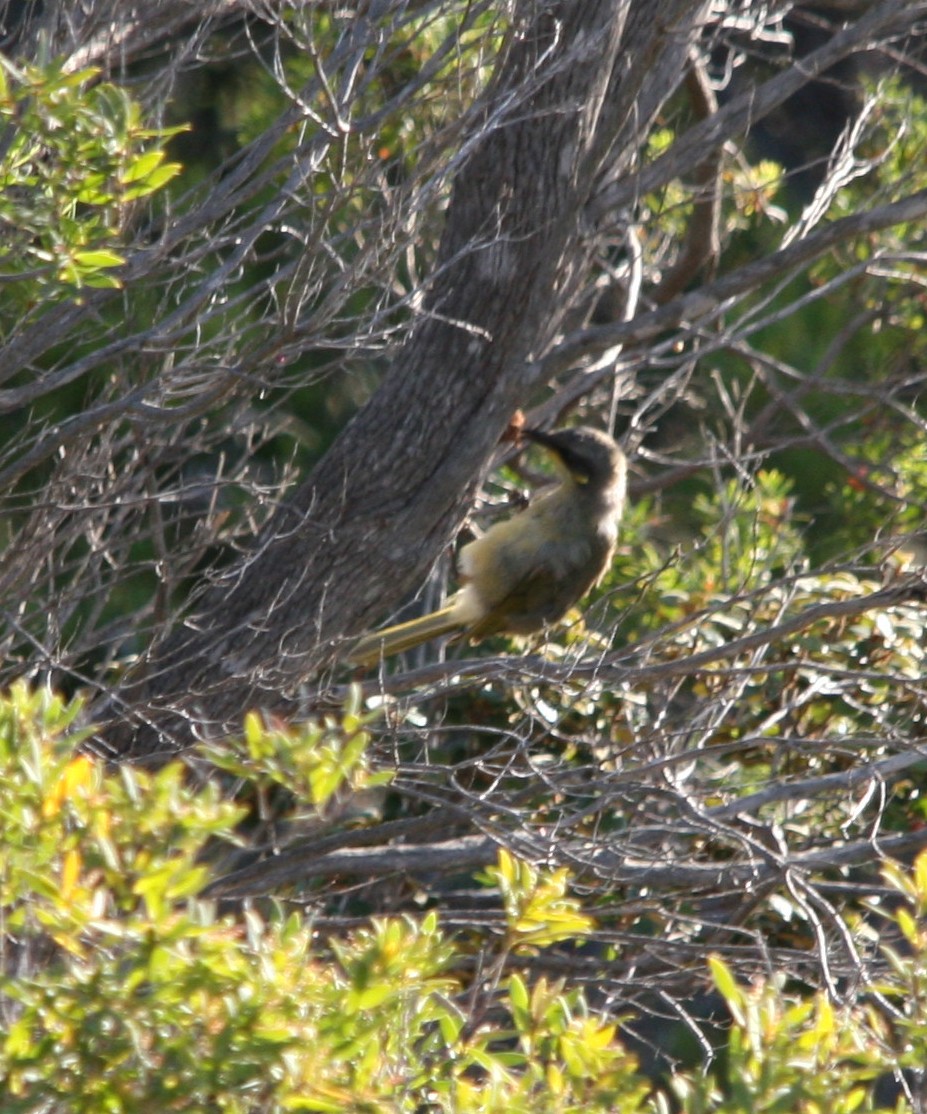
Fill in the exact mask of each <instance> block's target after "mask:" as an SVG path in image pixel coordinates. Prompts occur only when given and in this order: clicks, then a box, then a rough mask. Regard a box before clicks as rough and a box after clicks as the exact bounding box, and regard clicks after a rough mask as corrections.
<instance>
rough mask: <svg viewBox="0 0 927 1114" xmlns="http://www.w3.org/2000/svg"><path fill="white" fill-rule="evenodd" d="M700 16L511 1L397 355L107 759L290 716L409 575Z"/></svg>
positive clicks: (475, 471)
mask: <svg viewBox="0 0 927 1114" xmlns="http://www.w3.org/2000/svg"><path fill="white" fill-rule="evenodd" d="M703 7H704V5H702V4H701V3H691V2H685V0H676V2H675V3H672V4H667V3H665V2H663V0H660V2H657V0H646V2H644V0H639V2H638V3H637V4H636V5H634V6H633V10H632V8H631V5H630V4H629V3H628V2H621V0H564V2H562V3H539V2H537V0H523V2H522V3H520V4H518V5H517V7H516V16H515V19H514V21H513V28H512V32H511V35H510V40H509V42H508V43H507V44H506V46H505V48H504V49H503V51H502V53H501V56H500V58H499V60H498V64H497V66H496V72H495V76H494V78H493V80H492V81H491V83H490V86H489V89H488V91H487V94H486V98H485V112H484V114H483V124H482V128H481V133H480V134H479V135H478V136H476V137H471V139H470V142H471V144H472V149H471V150H470V152H469V155H468V157H466V161H465V162H464V163H463V165H462V167H461V169H460V170H459V171H458V173H457V176H456V179H455V184H454V188H453V194H452V198H451V202H450V205H449V209H448V214H447V221H446V228H445V232H444V236H443V241H442V248H441V251H440V254H439V258H438V260H437V264H436V266H435V268H434V273H433V275H432V278H431V281H430V283H429V284H428V290H429V292H428V296H427V298H426V301H425V303H424V308H423V309H422V311H421V312H420V315H419V318H418V320H417V322H416V323H415V325H414V327H413V329H412V330H411V333H410V335H409V339H408V342H407V343H406V345H405V346H404V349H403V351H402V352H401V353H400V355H399V357H398V358H397V359H396V361H395V366H394V368H393V369H392V371H391V373H390V374H389V375H388V376H387V378H386V379H385V380H384V382H383V384H382V386H381V387H380V389H379V390H378V391H377V392H376V394H375V395H374V396H373V397H372V398H371V399H370V401H369V402H368V403H367V405H366V406H365V407H364V408H363V409H362V410H361V411H360V412H359V413H358V415H357V416H356V418H355V419H354V421H353V422H352V423H351V424H350V425H349V426H348V427H347V428H346V429H345V431H344V433H343V434H342V436H341V437H340V438H339V439H338V441H337V442H336V444H335V445H334V446H333V448H332V449H331V451H330V452H329V453H328V454H327V455H326V456H325V458H324V459H323V460H322V461H321V462H320V464H319V465H318V467H317V468H316V469H315V471H314V472H313V474H312V475H311V476H310V477H309V478H308V479H307V480H306V482H305V483H304V484H303V485H302V486H301V487H300V488H299V489H298V490H297V491H296V492H295V493H294V495H293V497H292V500H291V502H290V504H289V506H287V507H286V508H285V509H283V510H282V511H281V512H280V513H279V514H278V515H277V516H276V517H275V518H274V519H273V521H272V522H271V523H270V525H269V527H268V528H267V529H266V530H265V531H264V532H263V535H262V536H261V537H260V539H259V540H258V543H257V544H256V546H255V549H254V552H253V553H252V554H251V555H250V556H248V557H247V558H246V559H245V560H243V561H242V562H241V564H240V566H239V567H238V568H236V569H235V570H234V571H233V572H232V573H230V574H229V575H228V576H227V577H226V578H225V580H224V582H223V583H221V584H219V585H217V586H214V587H213V588H211V589H210V590H209V592H208V593H207V594H206V595H205V596H204V597H203V598H201V599H200V601H199V604H198V606H197V608H196V612H195V614H194V615H192V616H191V617H190V618H189V619H188V621H187V623H186V625H185V626H184V627H183V628H181V629H179V630H177V631H176V632H175V633H174V634H173V635H172V636H171V637H169V638H168V639H167V640H166V641H165V643H164V644H163V645H162V646H161V647H160V648H158V649H157V650H156V652H155V653H154V655H153V657H152V660H151V662H150V663H149V667H148V670H147V674H146V676H145V678H144V680H143V681H141V682H135V683H134V684H133V685H131V686H129V687H128V688H127V689H126V690H125V691H124V692H123V694H122V696H121V698H120V697H118V696H117V699H116V700H115V701H114V711H115V713H116V715H125V712H126V710H131V712H132V718H133V719H134V721H135V724H136V728H135V730H134V733H132V729H131V728H130V727H129V723H130V722H131V720H129V719H127V720H126V724H125V725H124V726H123V727H122V728H121V729H119V731H118V733H117V731H116V730H115V729H114V730H113V732H112V733H111V734H110V736H109V739H108V742H109V743H110V745H111V746H113V747H114V748H115V749H116V750H117V751H119V752H120V753H132V754H134V755H145V756H150V755H152V754H154V753H158V752H160V751H162V750H163V749H164V748H165V747H166V748H167V749H173V748H176V747H180V746H183V745H184V744H185V743H187V742H189V741H190V740H191V738H192V737H193V734H194V730H209V729H210V727H211V728H212V729H214V730H223V729H227V728H228V727H229V726H232V725H234V724H235V723H236V722H239V721H240V717H241V715H242V713H243V712H244V711H245V710H246V709H247V708H249V707H252V706H255V705H260V706H263V707H271V708H276V709H290V708H292V707H293V706H294V704H293V701H294V698H295V697H296V696H297V694H298V692H299V687H300V685H302V684H303V683H304V682H305V681H306V680H307V679H308V678H310V677H312V676H313V675H314V673H315V672H316V671H317V670H318V669H319V668H320V667H321V666H322V665H324V664H325V663H326V662H327V661H331V660H332V658H333V657H334V656H335V655H336V653H337V650H338V647H339V645H340V644H341V642H342V641H343V639H344V638H345V637H346V636H349V635H351V634H353V633H355V632H357V631H359V630H360V629H362V628H364V627H366V626H369V625H370V624H371V623H373V622H375V621H376V620H378V619H380V618H381V617H382V616H383V615H384V614H386V613H387V612H388V611H389V609H390V608H391V607H393V606H394V605H395V604H396V603H397V602H398V601H399V600H400V599H401V598H402V596H403V595H404V594H405V593H407V592H408V591H409V590H410V589H411V588H412V587H413V586H414V585H415V584H416V583H418V582H420V580H421V579H422V577H423V575H424V573H425V571H426V570H427V568H428V566H429V565H430V564H431V563H432V562H433V560H434V559H435V556H436V555H437V554H438V553H439V552H440V551H441V549H442V548H443V547H444V546H445V545H446V544H447V543H448V542H449V540H450V539H451V538H452V537H453V534H454V532H455V530H456V529H457V528H458V526H459V524H460V522H461V519H462V516H463V514H464V512H465V509H466V507H467V505H468V503H469V501H470V498H471V496H472V493H473V490H474V487H475V485H476V483H477V482H478V480H479V478H480V477H481V476H482V475H483V473H484V472H485V470H486V468H487V466H488V464H489V462H490V461H491V458H492V455H493V451H494V448H495V446H496V445H497V443H498V440H499V437H500V435H501V433H502V432H503V430H504V429H505V426H506V423H507V422H508V420H509V418H510V416H511V413H512V411H513V410H514V409H515V408H516V407H517V406H518V405H519V404H520V403H522V402H524V401H525V399H526V398H527V396H528V392H529V391H530V389H531V386H532V383H531V381H530V379H529V372H528V371H527V370H526V369H528V368H529V367H531V366H532V365H531V361H532V359H533V358H535V357H537V356H539V355H541V354H542V351H543V347H544V345H545V344H546V343H547V342H549V340H550V339H551V338H552V337H553V336H554V335H555V333H556V328H557V324H558V321H559V320H560V317H561V312H562V309H563V307H564V305H565V304H566V302H567V301H568V298H567V292H568V291H569V290H571V289H573V288H575V286H576V284H578V283H580V282H581V281H582V279H583V277H584V275H585V273H586V267H587V252H586V248H585V242H586V238H587V229H586V228H584V225H583V217H582V214H583V213H584V210H585V209H586V206H587V203H588V202H589V200H590V197H591V194H592V191H593V189H594V188H595V183H596V182H597V181H598V180H599V179H600V177H601V175H602V174H603V173H604V171H605V170H606V169H607V170H608V173H609V176H610V177H611V178H612V180H614V179H615V178H616V177H620V176H621V174H622V172H624V173H627V171H628V170H629V168H630V167H631V166H632V165H633V163H634V160H635V158H636V156H637V151H636V142H635V141H636V140H639V139H640V137H642V136H644V135H645V134H646V129H647V126H648V123H649V122H650V120H651V118H652V115H653V113H654V112H656V111H657V109H658V108H659V106H660V105H661V104H662V103H663V101H664V100H665V98H666V97H667V96H669V95H670V94H671V93H672V92H673V90H674V88H675V84H676V83H678V81H679V80H681V78H682V75H683V72H684V67H685V58H686V53H687V51H688V49H689V48H690V46H691V43H692V40H693V38H694V36H695V35H696V34H697V31H698V27H699V20H700V16H701V13H702V11H703ZM629 12H630V13H631V16H630V18H629Z"/></svg>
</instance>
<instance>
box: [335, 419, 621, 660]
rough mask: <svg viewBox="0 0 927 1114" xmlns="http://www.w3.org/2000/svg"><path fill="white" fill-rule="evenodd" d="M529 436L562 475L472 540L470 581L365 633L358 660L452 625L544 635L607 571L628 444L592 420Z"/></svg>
mask: <svg viewBox="0 0 927 1114" xmlns="http://www.w3.org/2000/svg"><path fill="white" fill-rule="evenodd" d="M519 436H520V437H522V438H525V439H526V440H528V441H531V442H533V443H534V444H537V445H540V446H542V447H543V448H544V449H546V450H547V452H548V453H550V454H551V456H552V457H553V460H554V462H555V465H556V468H557V472H558V473H559V476H560V482H559V483H558V484H557V486H556V487H555V488H553V490H551V491H548V492H545V493H544V494H542V495H541V496H540V497H539V498H537V499H535V500H533V501H532V502H531V503H530V504H529V506H528V507H527V508H526V509H525V510H523V511H520V512H519V513H518V514H516V515H514V516H513V517H512V518H509V519H507V520H506V521H504V522H498V523H496V524H495V525H494V526H492V527H491V528H490V529H489V530H487V531H486V533H485V534H483V536H482V537H479V538H477V539H476V540H475V541H472V542H470V543H469V544H467V545H465V546H464V547H463V549H462V550H461V551H460V557H459V561H458V566H459V571H460V579H461V588H460V589H459V591H458V592H457V593H456V594H455V595H454V596H453V597H452V598H451V600H450V602H449V603H448V604H447V606H446V607H442V608H441V610H440V611H435V612H432V613H431V614H430V615H424V616H422V617H421V618H420V619H412V620H410V621H409V622H407V623H399V624H397V625H396V626H391V627H384V628H383V629H382V630H377V631H373V632H371V633H370V634H365V635H363V636H361V638H359V639H358V641H357V642H356V643H355V644H354V646H353V647H352V648H351V650H350V652H349V654H348V660H349V661H350V662H352V663H353V664H355V665H360V666H369V665H374V664H376V662H377V661H379V660H380V658H381V657H388V656H389V655H390V654H398V653H401V652H402V651H404V650H410V649H412V648H413V647H414V646H418V645H419V644H420V643H422V642H427V641H428V640H429V639H432V638H437V637H439V636H441V635H446V634H454V635H456V636H458V637H466V638H468V639H470V640H471V641H478V640H479V639H481V638H487V637H488V636H489V635H492V634H498V633H501V632H506V633H509V634H534V633H535V632H537V631H541V630H543V629H544V628H545V627H547V626H550V625H551V624H552V623H556V622H558V621H559V620H560V619H562V618H563V616H564V615H565V614H566V613H567V611H569V609H570V608H571V607H572V606H573V604H574V603H576V601H577V600H579V599H581V598H582V597H583V596H585V594H586V593H587V592H588V591H589V590H590V589H591V588H592V587H594V586H595V585H596V584H597V583H598V582H599V580H600V579H601V578H602V576H603V575H604V573H605V571H606V569H607V568H608V566H609V564H610V562H611V558H612V553H613V552H614V549H615V540H616V538H617V534H618V521H619V519H620V518H621V511H622V507H623V505H624V499H625V488H626V484H627V462H626V460H625V456H624V453H623V452H622V451H621V449H620V448H619V447H618V445H617V444H616V443H615V441H614V440H613V439H612V438H611V437H609V436H608V434H606V433H602V432H601V431H600V430H597V429H590V428H588V427H585V426H579V427H576V428H571V429H559V430H555V431H554V432H552V433H545V432H543V431H542V430H539V429H524V430H521V431H520V434H519Z"/></svg>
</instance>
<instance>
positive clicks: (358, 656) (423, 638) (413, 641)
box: [347, 604, 463, 666]
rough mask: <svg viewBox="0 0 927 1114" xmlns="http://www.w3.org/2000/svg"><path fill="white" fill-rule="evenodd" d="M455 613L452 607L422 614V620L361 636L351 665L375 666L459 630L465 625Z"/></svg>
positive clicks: (352, 653)
mask: <svg viewBox="0 0 927 1114" xmlns="http://www.w3.org/2000/svg"><path fill="white" fill-rule="evenodd" d="M456 611H457V608H456V607H455V605H454V604H450V605H449V606H448V607H443V608H442V609H441V610H440V611H432V612H431V614H430V615H423V616H422V617H421V618H420V619H410V620H409V621H408V622H407V623H397V624H396V626H394V627H384V628H383V629H382V630H375V631H371V633H370V634H364V635H361V637H360V638H359V639H358V640H357V642H355V643H354V645H353V647H352V648H351V652H350V653H349V654H348V657H347V660H348V661H349V662H350V663H351V664H352V665H363V666H368V665H376V663H377V662H378V661H379V660H380V658H387V657H389V656H390V655H391V654H401V653H402V652H403V651H404V650H411V649H412V648H413V647H415V646H420V645H421V644H422V643H423V642H428V641H429V640H430V639H432V638H438V637H439V635H442V634H450V633H451V632H452V631H459V630H461V629H462V627H463V623H462V622H461V620H460V616H459V615H457V614H455V613H456Z"/></svg>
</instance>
